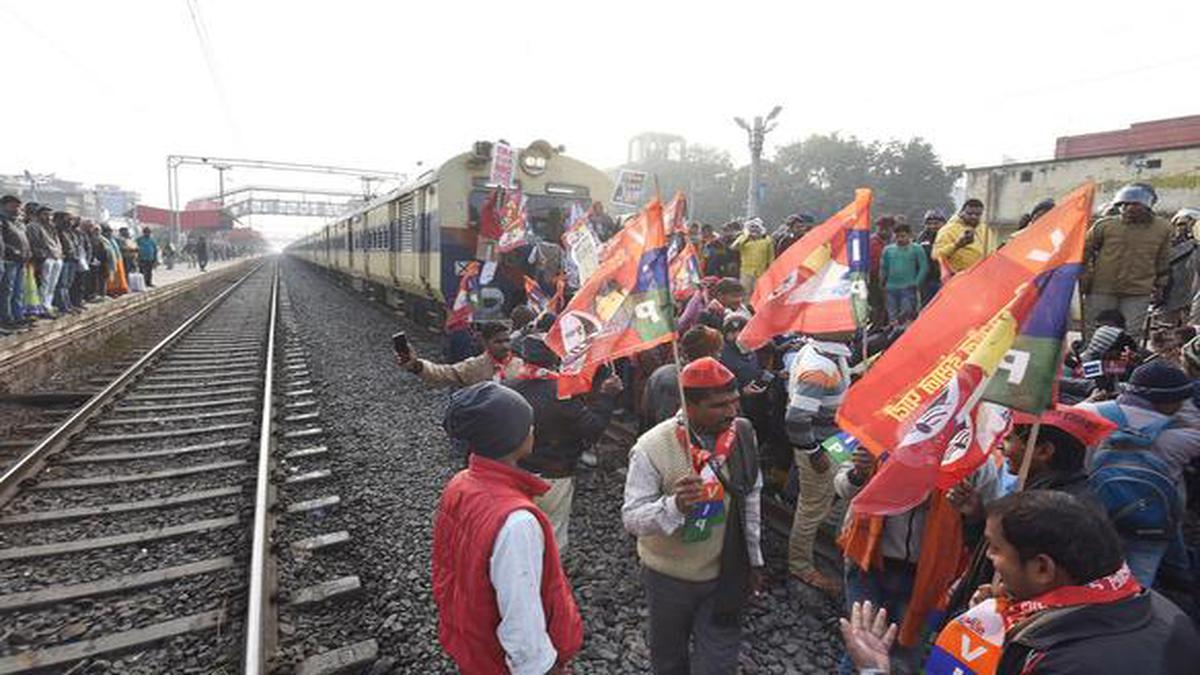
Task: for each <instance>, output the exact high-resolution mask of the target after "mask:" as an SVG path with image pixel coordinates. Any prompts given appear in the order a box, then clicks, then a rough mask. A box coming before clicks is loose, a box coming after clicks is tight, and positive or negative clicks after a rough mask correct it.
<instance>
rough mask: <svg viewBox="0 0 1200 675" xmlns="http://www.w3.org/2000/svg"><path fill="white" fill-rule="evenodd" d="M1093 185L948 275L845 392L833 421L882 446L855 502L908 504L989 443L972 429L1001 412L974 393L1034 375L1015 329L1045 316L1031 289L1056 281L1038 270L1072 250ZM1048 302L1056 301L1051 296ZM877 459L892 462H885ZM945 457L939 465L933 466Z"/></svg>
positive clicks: (1063, 260) (967, 464) (943, 483)
mask: <svg viewBox="0 0 1200 675" xmlns="http://www.w3.org/2000/svg"><path fill="white" fill-rule="evenodd" d="M1094 194H1095V186H1094V185H1092V184H1090V183H1089V184H1088V185H1085V186H1083V187H1082V188H1079V189H1077V190H1075V191H1074V192H1072V193H1071V194H1070V195H1068V196H1067V197H1066V198H1064V199H1063V200H1062V202H1060V204H1059V206H1057V207H1056V208H1055V209H1053V210H1052V211H1050V212H1049V213H1047V214H1046V215H1044V216H1042V217H1041V218H1039V219H1038V220H1037V221H1035V222H1034V223H1033V224H1032V225H1030V226H1029V228H1028V229H1026V230H1024V231H1023V232H1022V234H1021V236H1020V237H1017V238H1016V239H1014V240H1013V241H1012V242H1010V243H1009V244H1008V245H1006V246H1005V247H1004V248H1002V249H1000V250H999V251H998V252H996V253H994V254H992V255H991V256H989V257H987V258H985V259H984V260H983V261H981V262H980V263H979V264H977V265H975V266H974V267H972V268H971V269H970V270H968V271H966V272H963V273H961V274H957V275H955V276H954V277H953V278H952V279H951V280H950V282H949V283H947V284H946V286H944V287H943V288H942V290H941V291H940V292H939V293H938V296H937V298H936V299H935V300H934V302H933V303H932V304H931V305H930V306H929V307H927V308H926V309H925V310H924V311H923V312H922V313H921V315H920V316H919V317H918V319H917V321H916V322H914V323H913V324H912V325H911V326H910V327H909V328H908V330H907V331H905V332H904V334H903V335H902V336H901V337H900V339H899V340H897V341H896V343H895V344H893V345H892V346H891V347H889V348H888V350H887V351H886V352H884V354H883V356H881V357H880V358H879V360H878V361H876V362H875V364H874V365H873V366H872V367H871V368H870V370H868V371H867V373H866V375H864V376H863V378H862V379H861V380H859V381H858V382H856V383H855V384H854V385H853V386H852V387H851V388H850V390H849V391H847V392H846V397H845V399H844V400H843V402H842V405H841V407H840V408H839V409H838V415H837V420H838V424H839V426H840V427H841V428H842V429H844V430H846V431H848V432H850V433H851V434H853V436H854V437H855V438H857V439H858V440H859V441H860V442H861V443H862V444H863V446H864V447H866V448H867V449H869V450H870V451H871V452H873V453H875V454H876V455H880V454H882V453H884V452H886V451H892V452H891V453H890V454H889V456H888V461H887V462H885V464H884V468H883V469H881V470H880V473H879V474H878V475H877V476H875V477H874V478H873V479H872V481H871V485H870V487H871V490H870V491H869V492H868V491H867V490H865V489H864V493H866V496H865V497H863V498H862V499H861V500H859V499H856V500H855V503H854V508H855V510H856V511H859V512H864V513H879V514H886V513H894V512H895V511H893V510H890V509H892V508H898V507H899V505H903V504H907V505H909V506H913V505H915V504H916V503H919V501H920V500H921V499H923V498H924V494H926V493H927V492H928V491H929V490H930V489H932V488H933V487H935V486H940V487H949V486H950V485H952V484H953V482H954V480H955V479H956V478H957V477H961V476H965V475H966V474H968V473H970V471H971V470H973V469H974V468H976V467H978V466H979V464H980V463H982V461H983V460H984V459H985V458H986V456H987V453H988V452H989V451H990V449H991V448H990V447H985V445H984V444H986V443H989V442H994V441H995V440H997V439H995V438H994V437H993V435H992V434H990V433H985V434H983V435H980V434H979V430H981V429H995V428H998V427H1001V425H1002V424H1005V423H1007V420H998V419H995V415H994V414H993V413H992V412H991V411H993V408H991V407H979V406H978V403H979V401H980V400H981V399H982V398H983V396H984V393H985V391H987V390H988V385H989V381H991V382H995V383H1001V382H1002V383H1004V384H1006V385H1007V386H1013V387H1018V388H1019V387H1020V386H1021V385H1022V384H1023V383H1025V382H1027V381H1032V380H1033V379H1034V376H1035V375H1036V373H1035V372H1034V370H1035V369H1033V368H1030V367H1029V364H1030V363H1031V360H1030V353H1029V352H1028V351H1027V349H1026V348H1024V347H1023V344H1024V343H1018V342H1017V338H1018V336H1020V335H1022V334H1023V333H1025V332H1026V329H1027V328H1028V327H1030V326H1034V325H1035V324H1042V323H1047V322H1048V317H1044V316H1041V315H1040V312H1042V311H1049V310H1048V309H1046V308H1047V307H1048V306H1049V305H1047V304H1046V303H1039V301H1040V300H1041V299H1042V295H1043V293H1044V292H1053V293H1058V292H1059V291H1058V289H1057V285H1054V284H1050V283H1049V281H1052V280H1054V279H1056V278H1058V277H1059V276H1060V274H1058V273H1059V272H1061V270H1062V269H1063V268H1067V267H1070V266H1073V265H1078V264H1079V263H1080V261H1081V260H1082V257H1083V242H1084V237H1085V235H1086V231H1087V225H1088V219H1089V217H1090V215H1091V206H1092V197H1093V195H1094ZM1051 305H1052V306H1054V307H1059V309H1058V310H1056V311H1060V312H1064V311H1066V310H1065V309H1064V308H1061V307H1060V303H1051ZM1035 309H1036V310H1037V311H1035ZM1051 318H1052V317H1051ZM1026 378H1029V379H1028V380H1027V379H1026ZM989 398H990V397H989ZM977 408H978V409H977ZM981 415H986V416H987V417H981ZM931 416H934V418H935V419H936V420H938V421H940V422H941V423H942V424H941V426H937V427H936V428H937V433H933V432H931V431H930V430H931V429H933V428H934V424H933V423H932V422H931V421H930V418H931ZM952 439H959V441H969V442H966V443H963V442H958V443H952ZM897 459H899V460H900V461H897ZM888 464H896V465H897V466H896V467H894V468H891V469H887V468H886V467H887V465H888ZM950 465H953V467H952V469H947V470H946V471H945V472H942V473H941V474H939V467H947V466H950ZM931 467H932V469H931ZM939 475H940V477H939ZM862 495H863V493H860V497H862ZM914 499H915V500H916V502H914V501H913V500H914ZM889 505H890V506H889Z"/></svg>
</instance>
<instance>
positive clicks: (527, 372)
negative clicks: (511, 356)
mask: <svg viewBox="0 0 1200 675" xmlns="http://www.w3.org/2000/svg"><path fill="white" fill-rule="evenodd" d="M516 379H518V380H555V381H557V380H558V371H554V370H550V369H549V368H543V367H541V366H535V365H533V364H532V363H525V362H522V363H521V367H520V368H518V369H517V374H516Z"/></svg>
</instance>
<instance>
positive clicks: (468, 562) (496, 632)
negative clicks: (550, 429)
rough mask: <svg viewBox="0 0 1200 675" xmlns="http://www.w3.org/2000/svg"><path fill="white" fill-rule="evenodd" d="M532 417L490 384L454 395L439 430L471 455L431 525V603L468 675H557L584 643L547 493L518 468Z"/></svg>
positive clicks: (450, 650)
mask: <svg viewBox="0 0 1200 675" xmlns="http://www.w3.org/2000/svg"><path fill="white" fill-rule="evenodd" d="M533 419H534V413H533V409H532V408H531V407H530V405H529V403H527V402H526V401H525V399H523V398H521V396H520V395H519V394H517V393H516V392H514V391H512V390H511V389H508V388H507V387H504V386H503V385H499V384H496V383H493V382H482V383H479V384H475V385H472V386H470V387H466V388H464V389H459V390H458V391H456V392H454V393H453V394H451V395H450V405H449V406H448V407H447V409H446V416H445V421H444V422H443V426H444V427H445V429H446V432H447V433H448V434H449V435H450V436H451V437H452V438H454V439H455V440H456V441H459V442H462V443H465V444H466V445H467V447H468V448H469V449H470V459H469V460H468V465H467V468H466V469H465V470H463V471H460V472H459V473H458V474H457V475H455V476H454V478H452V479H450V482H449V483H448V484H447V485H446V488H445V490H443V492H442V498H441V501H440V503H439V504H438V509H437V513H436V515H435V516H434V522H433V556H432V557H433V599H434V602H435V603H436V604H437V608H438V637H439V641H440V642H441V645H442V648H443V649H445V650H446V653H447V654H449V655H450V657H451V658H452V659H454V662H455V663H456V664H457V666H458V670H459V672H461V673H464V674H465V675H482V674H485V673H487V674H490V673H513V674H514V675H535V674H536V675H541V674H542V673H551V674H552V675H555V674H560V673H564V672H567V671H566V668H567V663H568V662H569V661H570V660H571V659H572V658H573V657H574V656H575V654H576V653H577V652H578V651H579V648H580V646H581V645H582V643H583V620H582V619H581V618H580V616H579V608H578V607H577V606H576V604H575V598H574V597H573V595H572V593H571V586H570V583H569V581H568V580H567V577H566V573H565V572H564V571H563V568H562V562H561V561H560V560H559V552H558V546H557V544H556V543H555V540H554V531H553V528H552V527H551V524H550V520H549V519H548V518H547V517H546V515H545V514H544V513H542V511H541V509H539V508H538V507H537V506H535V505H534V503H533V499H534V498H536V497H537V496H539V495H544V494H545V493H546V492H547V490H548V489H549V486H548V485H547V484H546V483H545V481H542V480H541V479H539V478H538V477H536V476H534V475H533V474H531V473H529V472H527V471H525V470H523V469H521V468H520V462H521V461H522V460H523V459H526V458H528V457H529V455H530V452H531V451H532V450H533V443H534V435H533V429H532V425H533Z"/></svg>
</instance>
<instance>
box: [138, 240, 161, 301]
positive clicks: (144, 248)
mask: <svg viewBox="0 0 1200 675" xmlns="http://www.w3.org/2000/svg"><path fill="white" fill-rule="evenodd" d="M137 247H138V271H139V272H141V273H142V276H143V277H145V278H146V288H154V283H153V281H152V275H153V274H154V267H155V265H157V264H158V244H157V243H156V242H155V241H154V237H153V236H151V235H150V228H148V227H143V228H142V236H140V237H138V239H137Z"/></svg>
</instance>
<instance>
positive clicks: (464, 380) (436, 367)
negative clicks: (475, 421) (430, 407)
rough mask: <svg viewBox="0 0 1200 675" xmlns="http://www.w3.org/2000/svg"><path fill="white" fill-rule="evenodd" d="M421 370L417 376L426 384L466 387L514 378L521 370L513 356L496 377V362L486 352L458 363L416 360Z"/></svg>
mask: <svg viewBox="0 0 1200 675" xmlns="http://www.w3.org/2000/svg"><path fill="white" fill-rule="evenodd" d="M418 361H420V363H421V370H420V372H418V373H417V375H418V376H419V377H420V378H421V380H423V381H424V382H425V383H426V384H434V385H442V386H447V385H448V386H452V387H467V386H470V385H472V384H478V383H480V382H486V381H488V380H493V379H494V380H496V381H500V380H504V379H508V378H512V377H516V375H517V372H518V371H519V370H520V369H521V359H520V358H518V357H516V356H513V357H510V358H509V359H508V363H507V364H505V366H504V369H503V373H502V375H501V376H500V377H496V362H495V360H493V359H492V357H491V355H490V354H488V353H487V352H484V353H482V354H479V355H477V356H472V357H470V358H467V359H463V360H462V361H459V362H458V363H434V362H432V361H426V360H425V359H418Z"/></svg>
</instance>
